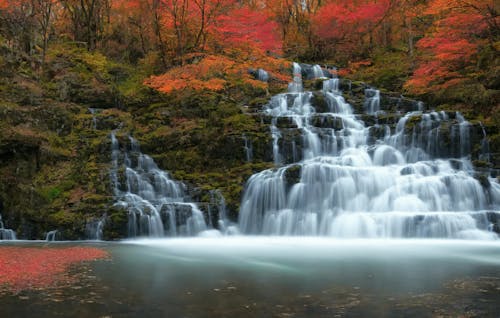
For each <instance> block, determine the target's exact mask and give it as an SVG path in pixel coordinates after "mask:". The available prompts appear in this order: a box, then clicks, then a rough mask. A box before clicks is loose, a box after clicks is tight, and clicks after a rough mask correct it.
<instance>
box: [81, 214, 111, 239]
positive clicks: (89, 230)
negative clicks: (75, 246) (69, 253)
mask: <svg viewBox="0 0 500 318" xmlns="http://www.w3.org/2000/svg"><path fill="white" fill-rule="evenodd" d="M106 218H107V215H106V214H104V215H103V216H102V217H100V218H98V219H94V220H91V221H88V222H87V224H86V226H85V233H86V235H87V239H89V240H97V241H100V240H102V235H103V231H104V225H105V224H106Z"/></svg>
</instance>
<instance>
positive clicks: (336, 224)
mask: <svg viewBox="0 0 500 318" xmlns="http://www.w3.org/2000/svg"><path fill="white" fill-rule="evenodd" d="M293 74H294V80H293V83H291V84H290V85H289V90H288V93H284V94H279V95H276V96H274V97H272V98H271V100H270V102H269V104H267V105H266V106H265V107H264V109H263V112H264V113H265V114H267V115H268V116H272V124H271V135H272V139H273V145H272V146H273V155H274V161H275V163H276V164H277V166H278V167H277V168H274V169H269V170H264V171H262V172H259V173H256V174H254V175H253V176H251V177H250V179H249V180H248V181H247V184H246V187H245V191H244V194H243V198H242V201H241V208H240V214H239V227H240V230H241V232H242V233H246V234H265V235H313V236H317V235H322V236H332V237H339V238H455V239H496V238H497V237H498V236H497V234H496V233H494V232H492V231H491V228H492V223H491V221H490V217H491V215H492V214H495V215H498V214H499V209H500V185H499V184H498V181H497V180H496V179H494V178H486V180H485V181H484V182H485V183H487V185H485V184H484V182H483V184H482V183H481V182H479V181H478V179H476V178H475V177H474V169H473V167H472V163H471V155H470V152H471V129H472V125H471V124H470V123H469V122H467V121H466V120H465V119H464V118H463V116H462V115H461V114H460V113H446V112H435V111H431V112H424V111H423V105H422V104H420V103H417V106H418V108H417V109H418V110H415V111H412V112H409V113H407V114H405V115H404V116H401V117H400V118H399V119H398V120H397V121H396V122H395V123H393V124H391V123H384V124H376V125H374V126H369V125H366V124H365V123H364V122H363V121H361V120H359V118H360V117H359V116H358V115H359V114H355V113H354V110H353V108H352V107H351V105H349V104H348V103H347V102H346V101H345V100H344V98H343V97H342V95H341V92H340V91H339V88H338V79H329V80H325V81H324V83H323V90H322V92H321V93H322V94H323V96H324V97H325V99H326V102H327V105H328V109H324V110H323V109H322V110H321V112H319V111H317V110H316V108H315V106H314V105H313V104H314V103H313V100H312V98H313V93H312V92H307V91H306V92H304V91H303V89H302V86H301V83H302V82H301V78H300V76H299V75H298V74H300V66H298V65H297V64H294V65H293ZM299 80H300V81H299ZM299 84H300V87H299ZM299 88H300V89H299ZM365 96H366V98H365V104H364V105H365V111H366V113H367V114H368V115H372V116H374V115H375V114H376V113H377V112H378V111H380V110H381V106H380V92H379V91H378V90H375V89H367V90H365ZM283 123H285V124H283ZM290 127H292V128H290ZM292 130H293V131H295V135H296V134H297V133H299V134H300V136H301V138H300V139H293V140H290V139H291V138H293V137H291V136H293V135H294V133H292V132H291V131H292ZM287 138H288V139H287ZM484 139H485V137H483V140H484ZM297 143H299V144H300V149H302V153H301V154H298V155H296V154H295V153H293V154H291V153H290V152H291V151H293V152H295V150H290V149H292V148H293V149H295V147H296V146H297ZM290 145H293V147H292V146H290ZM484 148H486V147H484Z"/></svg>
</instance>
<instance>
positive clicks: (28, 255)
mask: <svg viewBox="0 0 500 318" xmlns="http://www.w3.org/2000/svg"><path fill="white" fill-rule="evenodd" d="M108 256H109V254H108V253H107V252H106V251H103V250H101V249H98V248H94V247H62V248H61V247H56V248H54V247H41V248H36V247H13V246H5V247H3V246H2V247H0V290H1V287H2V286H3V287H4V288H6V289H7V290H8V291H12V292H18V291H21V290H25V289H33V288H43V287H50V286H54V285H56V284H57V283H58V282H60V281H61V280H64V279H68V278H67V272H68V270H69V268H70V266H71V265H73V264H78V263H81V262H84V261H93V260H97V259H103V258H107V257H108Z"/></svg>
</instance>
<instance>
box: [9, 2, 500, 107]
mask: <svg viewBox="0 0 500 318" xmlns="http://www.w3.org/2000/svg"><path fill="white" fill-rule="evenodd" d="M499 24H500V18H499V17H498V5H495V1H494V0H474V1H473V0H449V1H448V0H447V1H445V0H361V1H353V0H326V1H324V0H323V1H320V0H301V1H298V0H295V1H290V0H258V1H254V0H251V1H234V0H133V1H123V0H28V1H22V0H0V47H1V50H2V56H9V57H10V58H17V59H23V60H25V61H27V64H29V67H30V68H32V69H33V70H35V71H36V72H35V73H37V74H43V72H44V66H45V65H46V63H47V59H48V56H49V55H50V54H52V55H54V54H55V55H57V54H58V52H54V50H56V51H57V50H59V51H61V52H59V53H61V54H64V50H65V49H67V47H68V45H70V46H73V47H78V48H81V49H85V50H87V51H89V52H96V53H99V54H102V55H103V56H104V57H105V58H106V59H108V60H109V61H112V62H113V63H122V64H126V65H130V66H134V67H136V68H137V70H138V72H140V77H142V80H143V82H144V83H145V84H146V85H148V86H150V87H152V88H154V89H157V90H159V91H162V92H166V93H168V92H171V91H173V90H175V89H184V88H191V89H202V90H220V89H222V88H224V86H225V85H226V84H227V83H228V82H229V81H234V80H235V77H237V76H240V77H241V79H242V80H243V81H246V82H248V83H249V84H250V85H256V86H259V85H263V84H261V83H257V82H255V81H252V78H251V77H249V76H248V74H247V72H246V70H247V69H248V68H250V67H255V68H257V67H259V68H263V69H267V70H268V71H270V75H271V78H274V79H278V80H283V78H284V72H286V67H285V66H284V65H285V64H284V59H287V60H295V61H301V62H314V63H322V64H328V65H333V66H337V67H338V68H339V73H340V74H341V75H345V76H349V77H351V78H353V79H359V80H366V81H370V82H372V83H374V84H375V85H377V86H379V87H382V88H386V89H389V90H401V89H404V91H405V92H406V93H407V94H411V95H414V96H419V97H421V98H425V99H427V100H429V101H433V102H436V103H444V102H447V101H452V102H457V103H464V104H468V105H472V106H474V105H483V106H484V105H488V106H493V105H494V104H495V103H496V101H497V100H498V97H499V96H498V88H499V84H500V83H499V78H500V76H499V73H500V66H499V61H498V59H499V58H498V56H499V55H498V50H499V48H500V42H499V31H500V30H499ZM63 44H64V45H63ZM51 50H52V51H51ZM49 52H51V53H50V54H49Z"/></svg>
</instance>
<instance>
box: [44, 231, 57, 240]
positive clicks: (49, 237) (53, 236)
mask: <svg viewBox="0 0 500 318" xmlns="http://www.w3.org/2000/svg"><path fill="white" fill-rule="evenodd" d="M57 233H58V231H57V230H52V231H49V232H47V235H45V241H47V242H54V241H57Z"/></svg>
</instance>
